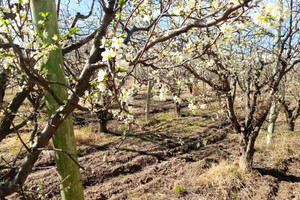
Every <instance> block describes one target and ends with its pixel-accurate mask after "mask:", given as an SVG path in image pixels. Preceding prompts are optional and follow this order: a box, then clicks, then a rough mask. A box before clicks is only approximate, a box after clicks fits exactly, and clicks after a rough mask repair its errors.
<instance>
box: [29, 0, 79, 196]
mask: <svg viewBox="0 0 300 200" xmlns="http://www.w3.org/2000/svg"><path fill="white" fill-rule="evenodd" d="M30 8H31V13H32V20H33V24H34V29H35V31H36V32H40V33H41V32H42V31H43V30H45V31H46V32H48V37H47V38H46V39H44V41H43V42H45V43H53V40H52V37H53V36H54V35H57V36H58V35H59V31H58V21H57V15H56V7H55V0H31V1H30ZM41 12H43V13H50V14H51V15H50V17H49V20H47V21H46V22H45V29H41V27H40V25H39V23H38V22H39V20H43V17H42V16H41V14H40V13H41ZM63 66H64V64H63V57H62V51H61V48H58V49H57V50H55V51H52V52H51V53H50V56H49V59H48V61H47V63H46V64H45V65H44V67H45V68H46V69H47V70H48V74H47V79H48V80H51V81H56V82H59V83H61V84H66V79H65V75H64V67H63ZM50 87H51V89H52V90H53V91H54V93H55V94H56V95H57V97H58V98H59V99H60V100H61V101H62V102H63V101H66V100H67V99H68V92H67V88H66V87H65V86H62V85H58V84H51V85H50ZM45 101H46V106H47V110H48V114H49V116H51V115H52V114H53V113H54V112H55V110H57V109H58V104H57V103H56V101H55V100H54V99H53V97H52V96H51V95H50V94H49V93H48V92H45ZM62 117H63V116H62ZM53 144H54V147H55V148H57V149H62V150H63V151H66V152H68V153H70V154H76V153H77V151H76V141H75V136H74V129H73V123H72V118H71V116H68V117H66V118H65V120H64V122H63V123H62V124H61V125H60V126H59V128H58V129H57V131H56V132H55V134H54V136H53ZM73 159H74V160H75V161H76V162H77V160H78V159H77V157H76V156H73ZM55 160H56V167H57V172H58V177H59V182H60V189H61V196H62V199H63V200H74V199H76V200H81V199H84V196H83V188H82V182H81V178H80V171H79V167H78V166H77V164H76V163H75V162H74V161H73V160H72V159H71V158H70V157H69V156H68V155H67V154H66V153H62V152H55Z"/></svg>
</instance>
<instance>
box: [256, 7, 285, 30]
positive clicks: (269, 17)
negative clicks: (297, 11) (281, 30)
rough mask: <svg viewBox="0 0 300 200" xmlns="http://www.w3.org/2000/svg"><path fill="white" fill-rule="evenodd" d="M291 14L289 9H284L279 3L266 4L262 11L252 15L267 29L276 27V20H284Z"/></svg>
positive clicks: (257, 22)
mask: <svg viewBox="0 0 300 200" xmlns="http://www.w3.org/2000/svg"><path fill="white" fill-rule="evenodd" d="M289 15H290V10H289V9H284V10H283V9H282V6H281V5H280V4H279V3H268V4H265V5H264V7H263V9H262V11H261V12H260V13H254V14H253V15H252V19H253V22H254V23H255V24H258V25H260V26H262V27H263V28H265V29H270V28H272V27H274V22H276V21H284V20H286V19H287V18H288V17H289Z"/></svg>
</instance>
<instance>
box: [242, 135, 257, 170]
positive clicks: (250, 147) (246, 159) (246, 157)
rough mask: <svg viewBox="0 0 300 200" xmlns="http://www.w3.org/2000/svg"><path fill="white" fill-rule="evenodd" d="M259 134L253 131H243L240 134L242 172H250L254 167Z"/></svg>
mask: <svg viewBox="0 0 300 200" xmlns="http://www.w3.org/2000/svg"><path fill="white" fill-rule="evenodd" d="M257 135H258V132H254V131H253V132H251V130H247V131H243V132H241V133H240V138H239V143H240V160H239V167H240V168H241V169H242V170H245V171H250V170H251V169H252V165H253V156H254V152H255V149H254V144H255V139H256V137H257Z"/></svg>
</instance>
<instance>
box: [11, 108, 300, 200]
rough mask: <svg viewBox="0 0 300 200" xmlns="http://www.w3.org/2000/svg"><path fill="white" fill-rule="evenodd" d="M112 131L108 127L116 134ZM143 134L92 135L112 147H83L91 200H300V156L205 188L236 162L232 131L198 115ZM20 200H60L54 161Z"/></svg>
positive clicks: (158, 121)
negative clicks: (213, 173) (223, 165)
mask: <svg viewBox="0 0 300 200" xmlns="http://www.w3.org/2000/svg"><path fill="white" fill-rule="evenodd" d="M158 107H159V106H156V107H155V108H156V109H157V108H158ZM167 111H169V110H168V109H167ZM156 112H158V113H159V112H162V111H161V110H158V111H156ZM171 115H172V114H171ZM75 121H76V120H75ZM114 123H116V122H112V123H111V124H110V126H109V128H111V129H112V130H113V128H112V127H115V124H114ZM83 124H84V126H87V125H89V126H93V125H92V123H91V124H88V123H87V122H85V123H83ZM94 125H95V126H96V124H94ZM145 128H146V130H143V131H142V130H137V131H133V133H132V134H129V135H127V136H126V137H125V136H124V135H122V134H117V131H118V130H113V131H114V132H116V133H113V132H112V133H110V134H104V133H98V132H97V130H96V129H92V130H94V133H93V134H104V136H103V137H106V138H108V140H105V142H101V141H97V142H93V143H86V144H84V143H81V144H80V145H79V146H78V156H79V164H80V165H81V166H82V167H83V168H84V169H82V171H81V172H82V178H83V186H84V193H85V198H86V199H88V200H96V199H98V200H102V199H112V200H113V199H115V200H117V199H186V200H192V199H258V200H260V199H266V200H273V199H277V200H286V199H295V200H296V199H300V189H299V188H300V162H299V161H300V160H299V157H298V156H299V155H298V154H291V155H289V156H288V157H284V158H281V159H278V160H276V162H275V163H274V162H273V160H272V159H271V158H268V157H267V156H259V157H258V158H255V163H254V170H253V172H251V173H250V175H245V176H243V177H240V176H239V175H237V176H234V177H233V181H234V182H232V180H228V181H229V182H228V183H226V180H220V182H223V181H225V183H218V184H216V183H209V182H207V183H206V182H203V181H201V175H203V174H204V173H206V172H207V171H208V170H209V169H210V168H212V166H216V165H218V163H220V162H222V161H226V162H227V163H230V164H236V163H237V161H238V156H239V153H238V152H239V149H238V148H239V146H238V136H237V135H236V134H234V133H233V130H232V128H231V126H230V125H229V123H226V122H222V123H221V122H214V121H213V120H211V119H210V118H209V117H207V115H205V114H202V115H201V114H199V115H196V116H187V117H180V118H176V117H172V118H171V117H170V118H168V117H165V118H159V117H157V118H154V119H153V120H151V121H150V122H149V123H148V124H146V125H145ZM299 141H300V139H299V135H298V140H297V141H294V142H295V143H294V144H293V145H294V146H291V148H300V145H299ZM260 155H262V154H260ZM278 156H280V155H278ZM104 157H107V160H106V159H103V158H104ZM221 179H223V178H222V177H221ZM18 198H21V199H22V198H23V199H60V194H59V184H58V180H57V175H56V171H55V161H54V158H53V155H52V153H49V154H48V153H44V155H43V156H41V158H40V159H39V160H38V162H37V163H36V165H35V169H34V171H33V173H32V174H31V175H30V176H29V178H28V180H27V181H26V187H24V192H23V197H20V195H17V194H14V195H12V196H10V197H9V198H8V199H18Z"/></svg>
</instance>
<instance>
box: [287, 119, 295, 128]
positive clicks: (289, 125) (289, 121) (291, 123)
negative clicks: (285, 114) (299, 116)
mask: <svg viewBox="0 0 300 200" xmlns="http://www.w3.org/2000/svg"><path fill="white" fill-rule="evenodd" d="M287 129H288V131H295V121H294V120H293V119H287Z"/></svg>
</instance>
